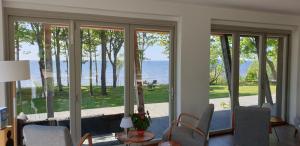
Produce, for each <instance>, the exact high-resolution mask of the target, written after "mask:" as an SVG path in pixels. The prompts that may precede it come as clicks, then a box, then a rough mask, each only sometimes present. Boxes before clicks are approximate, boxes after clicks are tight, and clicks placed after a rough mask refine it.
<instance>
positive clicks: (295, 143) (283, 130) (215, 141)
mask: <svg viewBox="0 0 300 146" xmlns="http://www.w3.org/2000/svg"><path fill="white" fill-rule="evenodd" d="M275 128H276V131H277V134H278V137H279V142H278V140H277V138H276V136H275V133H274V132H272V134H270V146H299V145H300V134H298V135H297V136H296V137H294V132H295V129H294V128H293V127H292V126H289V125H284V126H277V127H275ZM273 131H274V130H273ZM209 146H233V135H231V134H226V135H222V136H215V137H211V138H210V140H209Z"/></svg>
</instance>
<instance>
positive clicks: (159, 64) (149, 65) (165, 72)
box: [21, 60, 252, 87]
mask: <svg viewBox="0 0 300 146" xmlns="http://www.w3.org/2000/svg"><path fill="white" fill-rule="evenodd" d="M251 63H252V61H245V62H244V63H243V64H241V66H240V75H241V76H246V74H247V70H248V68H249V67H250V65H251ZM60 64H61V80H62V84H63V85H64V86H66V85H67V82H68V80H67V78H68V75H67V63H66V62H65V61H61V62H60ZM97 66H98V80H99V84H100V82H101V80H100V77H101V62H100V61H98V63H97ZM53 70H54V71H53V77H54V84H55V85H57V80H56V66H55V62H53ZM142 70H143V72H142V77H143V81H145V80H146V81H148V82H152V81H153V80H157V81H158V83H159V84H168V83H169V61H144V62H143V68H142ZM30 71H31V80H27V81H22V82H21V84H22V86H23V87H36V86H41V85H42V82H41V76H40V71H39V65H38V61H36V60H31V61H30ZM112 72H113V71H112V66H111V64H110V63H109V62H107V69H106V84H107V85H108V86H111V85H112V84H113V77H112V76H113V73H112ZM117 77H118V80H117V85H118V86H123V85H124V80H125V76H124V66H122V67H121V68H120V69H119V70H117ZM92 79H93V85H96V70H95V62H93V74H92ZM81 84H82V85H83V86H86V85H89V62H86V63H83V64H82V79H81Z"/></svg>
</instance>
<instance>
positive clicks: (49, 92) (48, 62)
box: [44, 24, 54, 118]
mask: <svg viewBox="0 0 300 146" xmlns="http://www.w3.org/2000/svg"><path fill="white" fill-rule="evenodd" d="M44 37H45V38H44V40H45V45H44V46H45V68H46V70H45V74H46V99H47V102H46V104H47V113H48V118H52V117H54V109H53V101H54V100H53V98H54V81H53V76H52V73H53V65H52V47H51V25H50V24H44Z"/></svg>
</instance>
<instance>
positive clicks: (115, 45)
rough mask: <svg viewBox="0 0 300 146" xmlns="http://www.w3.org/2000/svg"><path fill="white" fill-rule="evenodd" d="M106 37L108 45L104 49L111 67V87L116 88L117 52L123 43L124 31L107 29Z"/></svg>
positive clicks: (118, 61)
mask: <svg viewBox="0 0 300 146" xmlns="http://www.w3.org/2000/svg"><path fill="white" fill-rule="evenodd" d="M108 38H109V39H108V40H109V47H108V49H107V50H106V51H107V55H108V59H109V61H110V63H111V65H112V69H113V88H116V87H117V65H118V63H120V60H119V59H118V54H119V52H120V50H121V48H122V46H123V44H124V32H123V31H115V30H109V31H108Z"/></svg>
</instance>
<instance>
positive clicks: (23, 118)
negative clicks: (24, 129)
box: [17, 112, 28, 122]
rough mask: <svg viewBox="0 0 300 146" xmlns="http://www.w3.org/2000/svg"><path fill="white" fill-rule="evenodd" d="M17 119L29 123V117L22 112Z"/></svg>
mask: <svg viewBox="0 0 300 146" xmlns="http://www.w3.org/2000/svg"><path fill="white" fill-rule="evenodd" d="M17 119H19V120H23V121H25V122H26V121H27V120H28V117H27V115H25V114H24V113H23V112H21V113H20V114H19V115H18V116H17Z"/></svg>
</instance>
